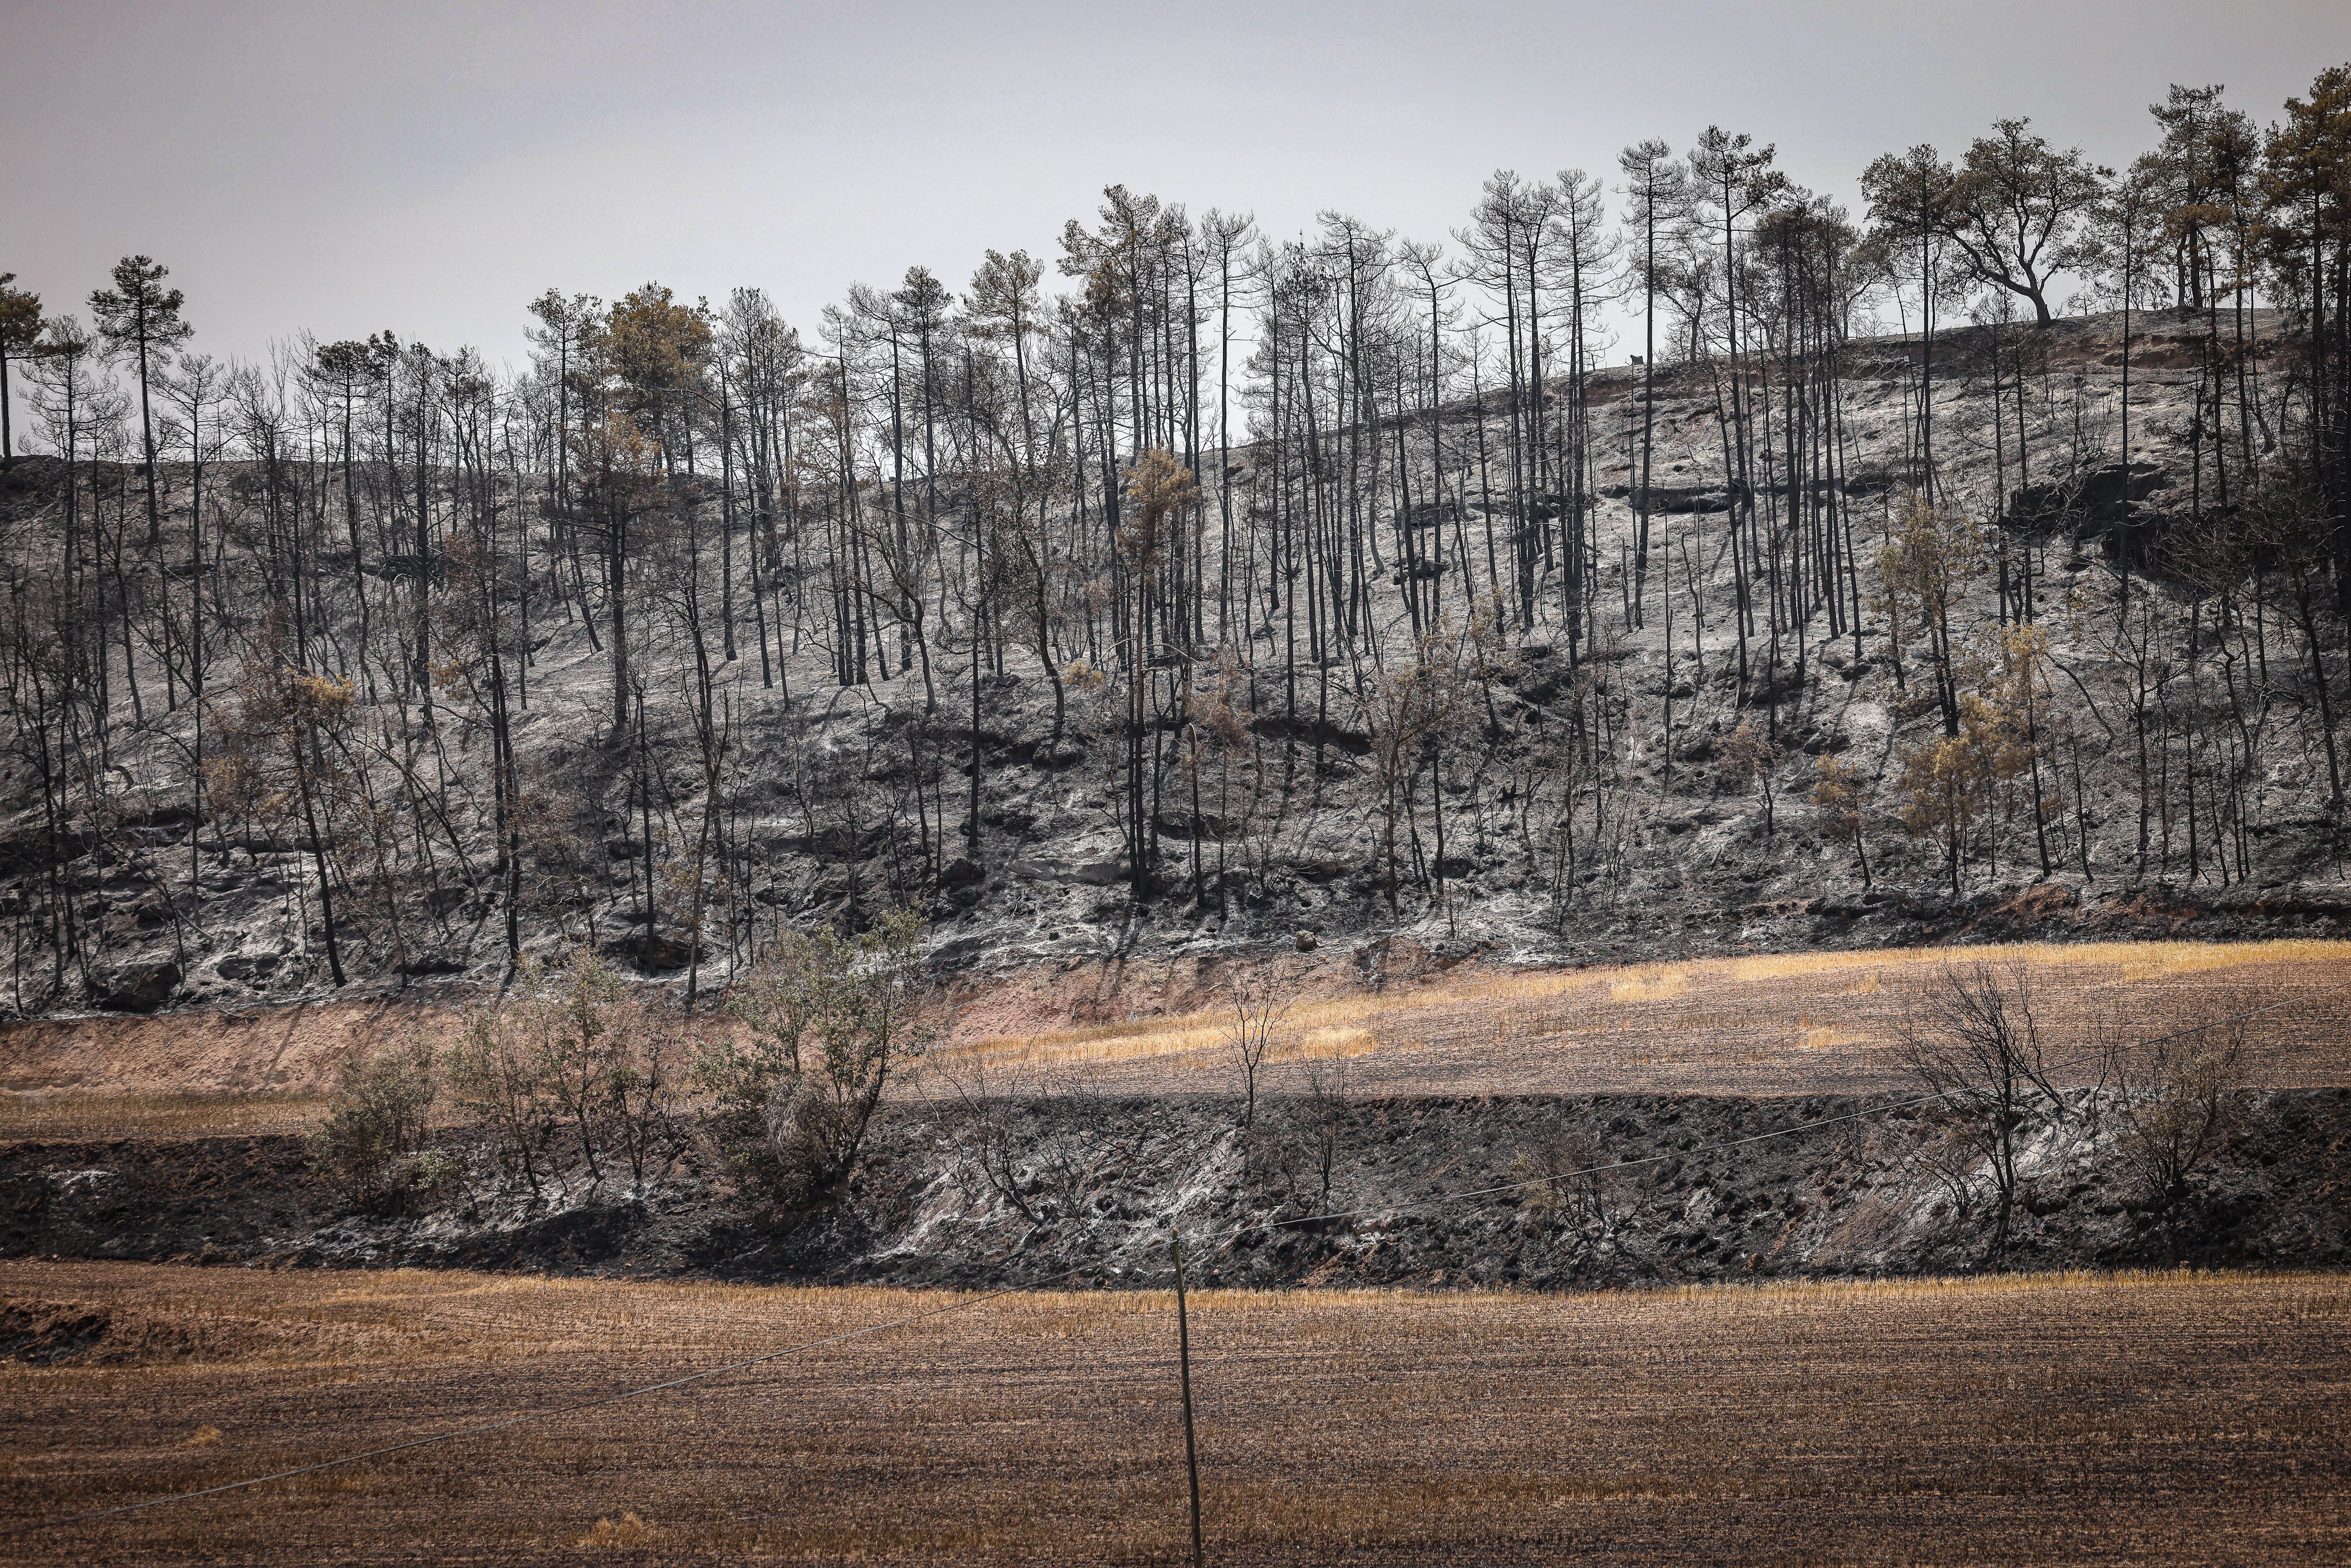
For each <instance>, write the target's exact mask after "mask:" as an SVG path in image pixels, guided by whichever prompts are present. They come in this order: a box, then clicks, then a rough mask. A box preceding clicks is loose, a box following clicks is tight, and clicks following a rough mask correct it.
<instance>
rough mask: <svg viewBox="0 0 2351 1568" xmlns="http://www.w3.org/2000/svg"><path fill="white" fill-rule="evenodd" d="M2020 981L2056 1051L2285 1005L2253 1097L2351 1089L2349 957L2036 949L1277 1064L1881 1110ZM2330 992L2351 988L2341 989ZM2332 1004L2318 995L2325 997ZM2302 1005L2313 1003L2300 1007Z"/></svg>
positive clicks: (1150, 1069) (1410, 1018)
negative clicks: (1952, 1026)
mask: <svg viewBox="0 0 2351 1568" xmlns="http://www.w3.org/2000/svg"><path fill="white" fill-rule="evenodd" d="M1977 963H1988V964H1995V965H2008V964H2019V965H2022V966H2023V967H2025V968H2026V969H2027V970H2028V972H2029V973H2030V974H2031V977H2032V984H2033V988H2034V991H2035V994H2036V998H2037V1002H2038V1005H2039V1007H2040V1009H2041V1012H2042V1023H2043V1030H2044V1031H2045V1032H2046V1034H2047V1036H2048V1038H2049V1040H2050V1041H2051V1043H2052V1048H2053V1053H2059V1054H2062V1053H2064V1052H2065V1051H2071V1050H2074V1049H2076V1048H2077V1047H2078V1045H2079V1043H2080V1042H2082V1041H2085V1040H2088V1039H2089V1038H2090V1036H2091V1033H2092V1031H2093V1030H2094V1029H2095V1027H2096V1025H2097V1024H2098V1023H2099V1022H2100V1021H2101V1020H2102V1019H2103V1020H2107V1021H2111V1022H2114V1023H2116V1024H2119V1025H2124V1026H2126V1027H2127V1028H2128V1029H2130V1030H2133V1031H2134V1032H2136V1033H2138V1034H2146V1033H2152V1032H2155V1031H2157V1030H2161V1029H2168V1028H2178V1027H2183V1026H2186V1025H2189V1024H2192V1023H2197V1022H2201V1021H2204V1020H2207V1019H2213V1018H2217V1017H2219V1016H2220V1015H2222V1014H2226V1013H2232V1012H2241V1011H2245V1010H2247V1009H2254V1008H2263V1007H2268V1006H2270V1005H2271V1004H2273V1003H2278V1002H2286V1003H2288V1004H2289V1005H2288V1006H2285V1007H2283V1008H2280V1009H2277V1010H2275V1011H2273V1012H2269V1013H2265V1014H2263V1015H2262V1017H2260V1018H2258V1019H2252V1020H2251V1021H2250V1025H2249V1032H2248V1037H2247V1046H2248V1053H2249V1057H2250V1059H2251V1063H2252V1076H2253V1079H2254V1081H2255V1082H2259V1083H2262V1084H2263V1085H2265V1086H2271V1087H2277V1088H2305V1087H2316V1086H2320V1085H2334V1084H2340V1083H2346V1082H2351V986H2346V982H2351V942H2331V941H2328V942H2322V941H2283V942H2242V943H2200V942H2150V943H2105V944H2096V945H2085V946H2062V945H2057V944H2052V943H2029V944H2019V945H2014V946H1980V947H1965V948H1949V947H1909V948H1896V949H1891V950H1887V951H1884V952H1876V953H1867V952H1863V953H1854V952H1828V953H1793V954H1775V955H1769V956H1756V957H1743V958H1707V959H1693V960H1690V961H1687V962H1674V963H1659V964H1642V965H1635V966H1626V967H1602V968H1589V969H1544V970H1535V971H1527V972H1518V973H1500V972H1495V971H1491V970H1485V971H1472V972H1468V973H1464V974H1459V975H1456V976H1451V977H1445V978H1441V979H1438V980H1437V981H1434V982H1432V983H1430V984H1427V985H1425V986H1421V987H1418V988H1414V987H1410V986H1398V987H1395V988H1389V989H1384V990H1380V991H1375V992H1367V993H1361V994H1356V995H1351V996H1337V997H1329V998H1311V999H1302V1000H1301V1001H1299V1002H1297V1003H1296V1004H1294V1005H1293V1006H1292V1007H1291V1008H1290V1011H1289V1013H1288V1015H1287V1016H1286V1018H1285V1019H1284V1021H1283V1030H1282V1036H1281V1039H1280V1042H1279V1043H1278V1044H1277V1046H1276V1049H1275V1051H1274V1052H1273V1057H1272V1061H1274V1062H1275V1063H1277V1064H1279V1063H1280V1062H1283V1061H1290V1062H1301V1061H1311V1060H1313V1059H1316V1058H1326V1059H1343V1060H1345V1061H1347V1062H1348V1063H1349V1078H1350V1082H1351V1084H1352V1086H1353V1088H1354V1089H1355V1090H1356V1091H1357V1092H1371V1093H1381V1092H1384V1093H1447V1094H1598V1093H1709V1094H1753V1095H1763V1094H1817V1093H1840V1094H1852V1093H1870V1092H1880V1091H1884V1090H1887V1089H1892V1088H1896V1087H1902V1086H1905V1085H1907V1083H1908V1082H1909V1080H1908V1078H1907V1076H1906V1074H1905V1073H1904V1071H1903V1069H1902V1067H1901V1065H1900V1063H1899V1061H1898V1060H1897V1058H1896V1051H1895V1049H1894V1048H1895V1047H1896V1045H1897V1044H1898V1042H1899V1040H1900V1023H1901V1019H1902V1015H1903V1012H1904V1010H1905V1009H1906V1007H1907V1005H1908V1004H1909V1002H1910V1000H1911V998H1913V997H1914V996H1915V995H1916V994H1917V989H1918V988H1920V987H1922V986H1931V985H1932V984H1933V983H1934V982H1935V980H1936V979H1937V977H1938V976H1939V975H1940V974H1941V972H1942V971H1943V970H1944V968H1945V967H1947V966H1952V965H1959V966H1966V965H1972V964H1977ZM2328 988H2336V989H2332V990H2329V989H2328ZM2321 992H2325V994H2323V995H2322V994H2317V993H2321ZM2297 997H2307V998H2308V999H2307V1000H2305V1001H2299V1002H2297V1001H2294V998H2297ZM1224 1027H1225V1020H1224V1019H1222V1018H1221V1017H1220V1016H1219V1015H1218V1014H1217V1012H1216V1011H1215V1010H1214V1009H1204V1010H1201V1011H1198V1012H1194V1013H1190V1014H1186V1015H1183V1016H1179V1017H1174V1018H1165V1019H1139V1020H1135V1021H1133V1022H1128V1023H1102V1024H1092V1025H1087V1026H1083V1027H1080V1028H1073V1029H1061V1030H1040V1031H1039V1032H1037V1033H1034V1034H1029V1035H998V1036H995V1037H992V1038H985V1039H981V1040H971V1041H968V1042H966V1043H962V1044H959V1045H958V1046H957V1047H956V1049H955V1050H954V1051H950V1052H949V1053H948V1056H947V1060H948V1061H967V1062H981V1063H987V1064H989V1065H990V1066H991V1067H992V1068H993V1069H995V1070H997V1071H998V1072H999V1073H1002V1072H1005V1071H1010V1070H1011V1069H1012V1068H1013V1067H1015V1066H1016V1065H1018V1066H1019V1067H1020V1068H1022V1069H1023V1070H1024V1071H1026V1072H1027V1073H1028V1074H1029V1076H1030V1077H1032V1078H1043V1077H1049V1076H1050V1075H1051V1074H1052V1073H1055V1072H1057V1071H1058V1072H1069V1071H1082V1072H1084V1073H1085V1074H1087V1075H1088V1076H1089V1077H1091V1078H1092V1079H1093V1080H1094V1081H1096V1082H1099V1083H1100V1084H1102V1086H1103V1087H1104V1088H1106V1089H1111V1090H1114V1091H1116V1092H1124V1093H1152V1092H1183V1091H1186V1090H1190V1091H1194V1092H1196V1091H1198V1090H1201V1089H1204V1088H1210V1087H1221V1086H1222V1083H1221V1080H1222V1079H1224V1078H1227V1077H1229V1076H1230V1074H1231V1071H1232V1069H1231V1064H1230V1056H1231V1053H1230V1051H1229V1050H1228V1047H1227V1046H1226V1044H1225V1040H1224Z"/></svg>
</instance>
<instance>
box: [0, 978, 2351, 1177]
mask: <svg viewBox="0 0 2351 1568" xmlns="http://www.w3.org/2000/svg"><path fill="white" fill-rule="evenodd" d="M1977 963H1990V964H1998V965H2011V964H2014V965H2021V966H2022V967H2023V968H2024V969H2025V971H2026V972H2027V973H2028V974H2030V975H2031V977H2032V981H2033V984H2034V986H2035V988H2036V990H2037V992H2038V993H2039V995H2040V998H2041V1001H2042V1007H2043V1021H2044V1024H2045V1026H2046V1028H2047V1031H2048V1034H2049V1037H2050V1040H2051V1041H2052V1046H2053V1050H2054V1051H2060V1052H2063V1051H2069V1050H2072V1049H2074V1048H2075V1047H2077V1046H2078V1045H2079V1044H2080V1043H2081V1042H2082V1041H2084V1040H2086V1039H2087V1038H2088V1036H2089V1034H2090V1031H2091V1030H2092V1029H2093V1028H2094V1026H2095V1024H2096V1023H2097V1022H2098V1021H2099V1020H2100V1019H2105V1020H2108V1021H2111V1022H2115V1023H2117V1024H2120V1025H2122V1026H2124V1027H2126V1028H2127V1029H2130V1030H2136V1031H2137V1032H2138V1033H2141V1034H2144V1033H2147V1032H2152V1031H2155V1030H2161V1029H2168V1028H2177V1027H2180V1026H2183V1025H2186V1024H2189V1023H2194V1022H2198V1021H2202V1020H2205V1019H2211V1018H2215V1017H2218V1016H2220V1015H2221V1014H2223V1013H2228V1012H2234V1011H2242V1010H2244V1009H2250V1008H2258V1007H2266V1006H2268V1005H2269V1004H2272V1003H2280V1002H2282V1003H2285V1004H2286V1005H2285V1006H2283V1007H2281V1008H2279V1009H2276V1010H2274V1011H2271V1012H2268V1013H2265V1014H2263V1015H2262V1017H2260V1018H2258V1019H2253V1020H2252V1021H2251V1023H2250V1024H2249V1026H2248V1034H2247V1044H2248V1047H2249V1057H2250V1062H2251V1067H2252V1074H2253V1078H2254V1080H2255V1082H2259V1083H2261V1084H2262V1085H2264V1086H2269V1087H2277V1088H2294V1087H2313V1086H2321V1085H2327V1086H2331V1085H2336V1084H2343V1083H2351V988H2343V989H2332V988H2338V987H2344V986H2345V985H2346V982H2351V942H2336V941H2283V942H2241V943H2199V942H2141V943H2105V944H2085V945H2062V944H2053V943H2029V944H2020V945H2015V946H1978V947H1964V948H1949V947H1929V948H1896V949H1888V950H1885V951H1880V952H1836V953H1799V954H1782V955H1768V956H1753V957H1735V958H1710V959H1693V960H1689V961H1686V962H1667V963H1656V964H1641V965H1632V966H1620V967H1593V968H1581V969H1529V970H1512V969H1500V968H1494V967H1467V968H1463V969H1458V970H1454V971H1451V972H1447V973H1440V974H1434V975H1429V976H1425V977H1419V978H1417V979H1406V980H1403V981H1399V982H1395V983H1391V984H1388V985H1385V986H1383V987H1381V988H1377V989H1373V988H1365V987H1364V986H1363V985H1362V984H1360V983H1358V982H1357V981H1356V979H1355V977H1354V975H1353V966H1352V965H1349V964H1346V963H1344V962H1332V961H1329V960H1327V959H1326V960H1323V961H1319V962H1310V961H1306V960H1302V959H1301V960H1297V961H1294V962H1293V961H1292V960H1290V959H1288V958H1285V959H1284V960H1282V961H1281V964H1280V970H1279V972H1280V973H1281V974H1282V975H1283V977H1284V981H1285V985H1286V988H1287V989H1288V991H1289V993H1290V995H1291V997H1292V998H1294V999H1293V1000H1292V1001H1291V1003H1290V1008H1289V1010H1288V1012H1287V1014H1286V1016H1285V1017H1284V1018H1283V1019H1282V1021H1281V1024H1280V1030H1279V1038H1278V1040H1277V1041H1276V1044H1275V1048H1274V1050H1273V1052H1272V1057H1271V1061H1270V1073H1269V1077H1268V1082H1270V1085H1271V1086H1272V1087H1274V1088H1277V1089H1279V1088H1280V1087H1282V1086H1283V1084H1284V1083H1285V1082H1288V1081H1289V1080H1290V1079H1293V1078H1297V1077H1300V1076H1301V1075H1302V1073H1303V1071H1304V1069H1305V1068H1306V1066H1307V1065H1308V1064H1311V1063H1313V1062H1318V1061H1343V1062H1344V1063H1345V1064H1346V1073H1347V1086H1348V1088H1349V1089H1350V1090H1351V1092H1358V1093H1395V1094H1415V1093H1418V1094H1499V1093H1523V1094H1581V1093H1602V1092H1673V1093H1721V1094H1806V1093H1855V1092H1879V1091H1884V1090H1888V1089H1895V1088H1899V1087H1904V1086H1907V1083H1908V1079H1907V1076H1906V1075H1905V1073H1904V1071H1903V1070H1902V1068H1901V1065H1900V1062H1899V1060H1898V1057H1897V1053H1896V1050H1895V1047H1896V1042H1897V1041H1898V1039H1899V1035H1900V1024H1901V1019H1902V1015H1903V1013H1904V1010H1905V1009H1906V1008H1907V1007H1908V1006H1909V1005H1910V1003H1911V1000H1912V998H1914V997H1915V996H1916V994H1917V989H1918V988H1920V987H1921V986H1927V985H1931V984H1932V983H1934V981H1935V979H1936V977H1938V975H1939V974H1940V973H1941V972H1942V971H1943V970H1944V969H1945V968H1946V967H1949V966H1952V965H1960V966H1965V965H1972V964H1977ZM1128 978H1130V979H1134V980H1135V983H1134V986H1133V987H1132V988H1131V989H1132V993H1133V994H1134V995H1135V996H1138V997H1144V996H1147V997H1149V998H1150V1001H1149V1002H1148V1004H1147V1007H1148V1010H1147V1012H1145V1016H1138V1017H1132V1018H1121V1019H1113V1020H1107V1021H1092V1022H1084V1023H1075V1024H1073V1023H1071V1022H1070V1021H1069V1018H1070V1015H1071V1012H1072V1011H1073V1010H1074V1011H1089V1010H1099V1005H1100V998H1099V997H1098V996H1093V995H1091V994H1089V995H1088V996H1086V997H1085V998H1083V1000H1084V1006H1082V1007H1079V1006H1075V1005H1073V1003H1075V1002H1076V1001H1077V1000H1079V999H1080V998H1079V993H1080V992H1081V990H1083V991H1086V992H1088V993H1092V992H1099V991H1100V989H1101V988H1102V986H1103V985H1104V984H1105V983H1106V982H1105V980H1104V977H1102V976H1092V977H1085V978H1084V983H1083V986H1082V987H1081V986H1080V985H1078V984H1076V983H1073V978H1072V977H1067V976H1064V977H1060V981H1059V987H1058V988H1057V982H1056V980H1055V979H1054V978H1051V977H1028V976H1014V977H998V978H995V979H991V980H987V981H986V982H984V983H976V984H967V986H966V987H965V988H964V989H963V991H962V993H961V995H960V997H959V999H958V1002H957V1004H956V1009H955V1011H954V1012H953V1014H952V1016H951V1017H950V1019H948V1028H947V1030H946V1039H945V1041H944V1044H943V1048H942V1049H941V1050H940V1051H938V1052H937V1053H936V1055H935V1058H934V1060H933V1061H932V1062H931V1063H929V1064H928V1073H927V1079H928V1092H948V1086H949V1085H950V1084H953V1085H956V1086H958V1087H960V1088H963V1089H968V1088H970V1087H971V1086H973V1085H974V1084H975V1083H976V1082H984V1083H986V1084H988V1085H990V1086H993V1087H995V1088H998V1089H999V1090H1002V1091H1006V1092H1022V1091H1030V1092H1033V1091H1037V1090H1042V1089H1049V1088H1051V1087H1053V1086H1054V1085H1055V1083H1056V1082H1067V1081H1069V1080H1070V1079H1071V1077H1073V1076H1075V1077H1080V1078H1082V1079H1083V1080H1085V1081H1086V1082H1087V1083H1088V1085H1089V1086H1090V1087H1092V1088H1094V1089H1098V1090H1101V1091H1103V1092H1122V1093H1137V1094H1149V1093H1171V1092H1173V1093H1201V1092H1228V1091H1230V1090H1232V1089H1234V1088H1235V1087H1236V1086H1237V1080H1236V1079H1235V1077H1234V1072H1233V1064H1232V1058H1231V1053H1230V1051H1229V1050H1228V1047H1227V1045H1226V1043H1225V1034H1224V1030H1225V1019H1224V1018H1223V1017H1222V1016H1221V1014H1220V1012H1219V1010H1218V1009H1217V1007H1216V1006H1215V1005H1214V990H1215V986H1216V977H1215V972H1214V971H1209V972H1207V973H1205V974H1192V975H1189V976H1188V977H1185V978H1184V979H1183V980H1182V981H1181V983H1177V982H1176V981H1174V980H1171V979H1170V977H1167V976H1165V975H1162V976H1160V977H1158V980H1157V981H1156V982H1155V984H1152V985H1145V984H1144V983H1142V981H1141V980H1140V979H1139V978H1136V977H1128ZM1204 1004H1205V1005H1204ZM1137 1010H1138V1011H1144V1009H1142V1008H1138V1009H1137ZM453 1019H454V1014H452V1013H451V1012H450V1011H449V1010H448V1009H446V1008H441V1009H434V1008H430V1007H425V1006H421V1005H411V1004H399V1003H392V1002H381V1001H378V1002H351V1003H326V1004H317V1005H312V1006H307V1007H301V1008H282V1009H270V1010H261V1011H249V1012H243V1013H203V1014H182V1015H165V1016H159V1017H154V1018H145V1019H115V1018H107V1019H73V1020H64V1021H57V1022H35V1023H25V1024H12V1025H7V1026H5V1027H0V1139H6V1138H104V1137H120V1136H141V1135H143V1136H161V1137H173V1136H191V1135H196V1134H209V1133H265V1132H291V1131H298V1130H300V1129H301V1128H303V1127H306V1126H308V1125H309V1124H311V1123H312V1122H313V1121H315V1119H316V1118H317V1116H318V1115H319V1111H320V1108H321V1107H322V1105H323V1103H324V1096H325V1094H326V1092H327V1091H328V1089H329V1087H330V1086H331V1085H332V1083H333V1082H334V1075H335V1069H336V1064H337V1063H338V1062H340V1061H341V1060H342V1059H343V1057H344V1056H346V1055H347V1054H349V1053H350V1051H353V1050H355V1049H360V1048H363V1047H365V1046H368V1045H371V1044H373V1043H377V1042H380V1041H382V1040H388V1039H392V1038H394V1037H396V1036H397V1035H398V1034H400V1033H402V1032H403V1031H405V1030H411V1029H418V1028H422V1029H425V1030H437V1029H443V1028H445V1027H446V1026H447V1025H448V1024H449V1023H450V1022H451V1021H452V1020H453ZM711 1027H712V1028H714V1029H717V1028H723V1027H725V1023H724V1020H723V1019H719V1018H716V1017H714V1018H713V1019H712V1020H711ZM911 1082H912V1083H913V1086H914V1092H917V1093H921V1092H925V1078H924V1075H921V1074H917V1075H915V1076H914V1078H913V1079H912V1080H911Z"/></svg>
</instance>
